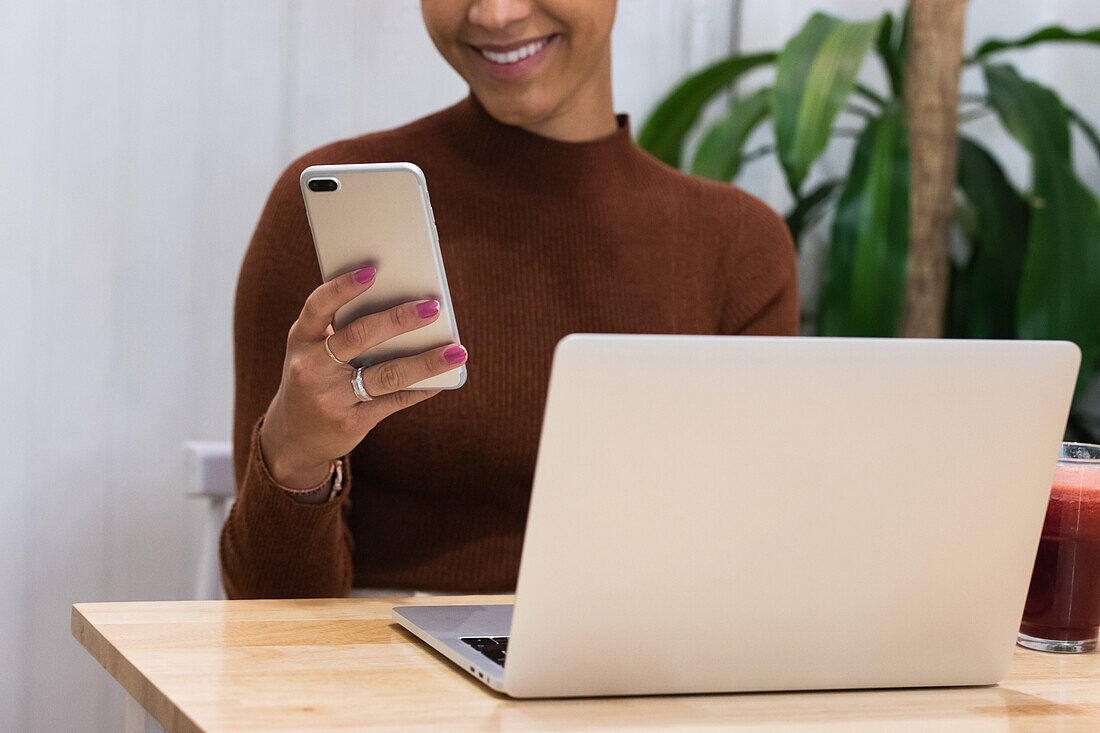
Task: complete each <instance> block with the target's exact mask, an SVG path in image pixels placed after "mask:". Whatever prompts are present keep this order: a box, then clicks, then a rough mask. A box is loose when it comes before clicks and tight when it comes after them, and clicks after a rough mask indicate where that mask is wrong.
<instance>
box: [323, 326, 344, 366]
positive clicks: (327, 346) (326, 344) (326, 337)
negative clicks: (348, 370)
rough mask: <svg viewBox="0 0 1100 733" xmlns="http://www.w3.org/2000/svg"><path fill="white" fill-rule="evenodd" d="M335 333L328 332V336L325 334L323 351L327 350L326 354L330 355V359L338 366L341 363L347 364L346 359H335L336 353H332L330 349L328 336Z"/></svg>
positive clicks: (341, 364)
mask: <svg viewBox="0 0 1100 733" xmlns="http://www.w3.org/2000/svg"><path fill="white" fill-rule="evenodd" d="M335 335H336V334H334V333H330V334H329V335H328V336H325V351H327V352H328V355H329V356H331V357H332V360H333V361H334V362H336V363H337V364H339V365H340V366H343V365H345V364H347V362H346V361H340V360H339V359H337V358H336V354H334V353H332V349H331V348H330V347H329V345H328V340H329V339H330V338H332V337H333V336H335Z"/></svg>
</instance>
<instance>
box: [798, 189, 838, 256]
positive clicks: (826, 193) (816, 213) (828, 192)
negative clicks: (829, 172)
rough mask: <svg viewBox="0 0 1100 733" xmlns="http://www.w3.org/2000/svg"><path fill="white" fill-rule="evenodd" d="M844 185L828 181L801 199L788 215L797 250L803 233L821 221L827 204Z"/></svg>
mask: <svg viewBox="0 0 1100 733" xmlns="http://www.w3.org/2000/svg"><path fill="white" fill-rule="evenodd" d="M843 183H844V182H843V181H839V180H832V181H826V182H825V183H823V184H821V185H820V186H818V187H817V188H815V189H814V190H813V191H811V192H810V193H808V194H807V195H806V196H804V197H803V198H801V199H799V200H798V203H796V204H795V207H794V209H792V210H791V213H789V214H787V229H789V230H790V232H791V238H792V239H794V246H795V248H796V249H797V248H798V247H799V240H800V239H801V238H802V233H803V232H804V231H806V230H807V229H809V228H810V227H812V226H813V225H814V224H816V223H817V222H818V221H819V219H820V216H821V213H822V209H824V208H825V206H824V205H825V203H826V202H828V200H829V199H830V198H831V197H832V195H833V194H834V193H836V192H837V190H839V189H840V187H841V185H843Z"/></svg>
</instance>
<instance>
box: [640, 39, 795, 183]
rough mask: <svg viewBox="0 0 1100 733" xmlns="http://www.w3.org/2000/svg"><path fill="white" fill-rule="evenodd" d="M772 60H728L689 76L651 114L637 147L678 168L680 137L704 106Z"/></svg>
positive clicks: (772, 55)
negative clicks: (742, 76) (748, 73)
mask: <svg viewBox="0 0 1100 733" xmlns="http://www.w3.org/2000/svg"><path fill="white" fill-rule="evenodd" d="M775 58H776V54H775V53H760V54H755V55H752V56H732V57H730V58H727V59H723V60H722V61H719V62H717V63H715V64H712V65H710V66H708V67H707V68H705V69H703V70H702V71H698V72H696V73H694V74H692V75H691V76H689V77H688V78H687V79H685V80H684V81H683V82H681V83H680V85H679V86H677V87H676V88H675V89H673V90H672V92H670V93H669V95H668V96H667V97H665V98H664V99H663V100H662V101H661V102H660V103H659V104H658V105H657V107H656V108H655V109H654V110H653V113H652V114H650V116H649V119H647V120H646V121H645V123H644V124H643V125H642V129H641V130H640V131H639V133H638V145H640V146H641V147H642V148H644V149H645V150H648V151H649V152H650V153H652V154H653V155H655V156H657V157H658V158H660V159H661V160H663V161H664V162H666V163H668V164H669V165H671V166H673V167H675V168H679V167H680V156H681V152H682V150H683V147H684V136H685V135H687V132H688V130H690V129H691V126H692V125H694V124H695V121H696V120H697V119H698V117H699V112H700V111H701V110H702V109H703V107H704V106H705V105H706V103H707V102H709V101H710V100H711V98H713V97H714V95H715V94H717V93H718V92H720V91H722V90H724V89H726V88H727V87H728V86H729V85H730V84H732V83H733V81H734V80H735V79H737V78H738V77H739V76H741V75H743V74H745V73H747V72H749V71H752V70H753V69H756V68H758V67H760V66H764V65H766V64H770V63H772V62H773V61H775Z"/></svg>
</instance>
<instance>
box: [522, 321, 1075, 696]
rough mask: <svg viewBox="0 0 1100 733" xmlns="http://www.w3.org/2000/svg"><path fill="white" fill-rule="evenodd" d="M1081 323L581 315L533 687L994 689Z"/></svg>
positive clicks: (536, 594)
mask: <svg viewBox="0 0 1100 733" xmlns="http://www.w3.org/2000/svg"><path fill="white" fill-rule="evenodd" d="M1079 361H1080V352H1079V350H1078V349H1077V347H1076V346H1075V345H1073V344H1071V343H1067V342H1024V341H949V340H935V341H928V340H903V339H882V340H879V339H825V338H812V339H807V338H754V337H724V336H691V337H685V336H639V335H596V334H574V335H570V336H568V337H566V338H564V339H563V340H562V341H561V342H560V343H559V344H558V346H557V349H556V351H555V353H554V361H553V369H552V374H551V379H550V384H549V390H548V396H547V402H546V410H545V414H544V422H543V429H542V437H541V440H540V443H539V451H538V457H537V462H536V469H535V477H534V486H533V490H532V498H531V507H530V514H529V517H528V524H527V532H526V537H525V541H524V548H523V555H522V561H521V567H520V575H519V582H518V588H517V601H516V608H515V612H514V617H513V624H512V638H511V642H510V645H509V651H508V661H507V664H506V665H505V671H504V684H505V688H506V689H507V690H508V692H509V693H510V694H513V695H516V696H557V695H606V694H646V693H676V692H720V691H740V690H744V691H747V690H794V689H825V688H856V687H892V686H911V685H913V686H916V685H962V684H990V683H994V682H997V681H999V680H1000V679H1001V678H1002V677H1003V676H1004V673H1005V671H1006V669H1007V666H1008V663H1009V661H1010V659H1011V655H1012V651H1013V646H1014V640H1015V634H1016V629H1017V627H1018V625H1019V622H1020V617H1021V614H1022V610H1023V604H1024V597H1025V594H1026V591H1027V584H1028V580H1029V577H1030V572H1031V566H1032V563H1033V561H1034V558H1035V551H1036V547H1037V545H1038V540H1039V532H1040V528H1041V525H1042V521H1043V516H1044V511H1045V507H1046V503H1047V497H1048V495H1049V490H1050V481H1051V477H1052V475H1053V471H1054V466H1055V461H1056V458H1057V454H1058V453H1057V452H1058V447H1059V443H1060V441H1061V438H1062V434H1063V430H1064V427H1065V422H1066V417H1067V414H1068V410H1069V405H1070V399H1071V396H1072V391H1073V385H1074V380H1075V377H1076V374H1077V368H1078V365H1079Z"/></svg>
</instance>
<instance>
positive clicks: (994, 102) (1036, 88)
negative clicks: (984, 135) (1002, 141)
mask: <svg viewBox="0 0 1100 733" xmlns="http://www.w3.org/2000/svg"><path fill="white" fill-rule="evenodd" d="M985 83H986V86H987V87H988V90H989V104H990V106H991V107H993V109H994V110H995V111H996V112H997V114H998V115H1000V118H1001V122H1002V124H1004V126H1005V129H1007V130H1008V132H1009V134H1011V135H1012V136H1013V137H1014V138H1016V140H1018V141H1019V143H1020V144H1021V145H1023V146H1024V147H1025V148H1027V149H1028V150H1029V151H1031V154H1032V155H1033V156H1035V158H1036V161H1038V160H1039V159H1042V160H1050V159H1058V160H1061V161H1063V162H1065V163H1066V164H1067V165H1069V164H1070V136H1069V118H1068V115H1067V114H1066V108H1065V106H1063V104H1062V100H1061V99H1060V98H1059V97H1058V95H1057V94H1055V93H1054V92H1053V91H1052V90H1050V89H1047V88H1046V87H1044V86H1040V85H1039V84H1036V83H1035V82H1031V81H1027V80H1026V79H1024V78H1022V77H1021V76H1020V75H1019V74H1018V73H1016V69H1014V68H1013V67H1011V66H1007V65H999V66H987V67H985Z"/></svg>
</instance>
